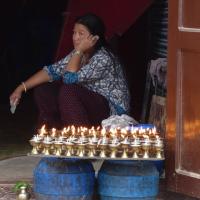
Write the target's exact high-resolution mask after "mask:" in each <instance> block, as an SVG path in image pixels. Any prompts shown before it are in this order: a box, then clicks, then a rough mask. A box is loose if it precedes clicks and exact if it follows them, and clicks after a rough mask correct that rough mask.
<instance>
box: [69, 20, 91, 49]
mask: <svg viewBox="0 0 200 200" xmlns="http://www.w3.org/2000/svg"><path fill="white" fill-rule="evenodd" d="M89 35H91V33H90V32H89V30H88V28H87V27H86V26H84V25H82V24H78V23H77V24H75V25H74V30H73V36H72V40H73V45H74V48H76V47H77V46H78V45H79V44H80V42H81V40H82V39H84V38H86V37H88V36H89Z"/></svg>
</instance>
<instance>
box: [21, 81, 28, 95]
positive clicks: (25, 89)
mask: <svg viewBox="0 0 200 200" xmlns="http://www.w3.org/2000/svg"><path fill="white" fill-rule="evenodd" d="M22 85H23V87H24V92H25V93H26V91H27V88H26V85H25V83H24V82H22Z"/></svg>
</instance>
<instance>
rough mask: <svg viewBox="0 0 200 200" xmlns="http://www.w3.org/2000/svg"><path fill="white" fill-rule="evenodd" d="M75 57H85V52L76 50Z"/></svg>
mask: <svg viewBox="0 0 200 200" xmlns="http://www.w3.org/2000/svg"><path fill="white" fill-rule="evenodd" d="M73 55H79V56H80V57H83V52H81V51H79V50H75V51H74V52H73Z"/></svg>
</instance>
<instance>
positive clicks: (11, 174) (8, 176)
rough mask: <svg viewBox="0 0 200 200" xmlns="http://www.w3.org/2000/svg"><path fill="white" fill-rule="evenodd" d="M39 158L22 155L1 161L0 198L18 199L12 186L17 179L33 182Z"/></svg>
mask: <svg viewBox="0 0 200 200" xmlns="http://www.w3.org/2000/svg"><path fill="white" fill-rule="evenodd" d="M39 160H40V158H36V157H28V156H20V157H15V158H10V159H6V160H2V161H0V200H16V194H15V193H13V192H12V187H13V186H14V184H15V183H16V182H17V181H27V182H28V183H30V184H32V178H33V169H34V168H35V166H36V165H37V163H38V161H39ZM33 199H34V197H33V195H32V200H33Z"/></svg>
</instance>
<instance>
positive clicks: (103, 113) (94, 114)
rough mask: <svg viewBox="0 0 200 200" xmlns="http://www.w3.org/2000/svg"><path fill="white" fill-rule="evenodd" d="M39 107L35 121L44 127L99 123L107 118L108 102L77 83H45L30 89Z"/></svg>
mask: <svg viewBox="0 0 200 200" xmlns="http://www.w3.org/2000/svg"><path fill="white" fill-rule="evenodd" d="M34 98H35V101H36V105H37V107H38V110H39V117H38V124H37V127H38V128H40V127H41V126H42V125H43V124H45V125H46V126H47V127H48V128H53V127H55V128H59V129H60V128H63V127H64V126H69V125H75V126H87V127H91V126H100V125H101V121H102V120H103V119H105V118H107V117H109V113H110V109H109V105H108V101H107V100H106V99H105V97H103V96H102V95H100V94H98V93H96V92H93V91H91V90H88V89H87V88H85V87H83V86H80V85H77V84H62V83H60V82H53V83H45V84H42V85H40V86H38V87H36V88H35V89H34Z"/></svg>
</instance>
